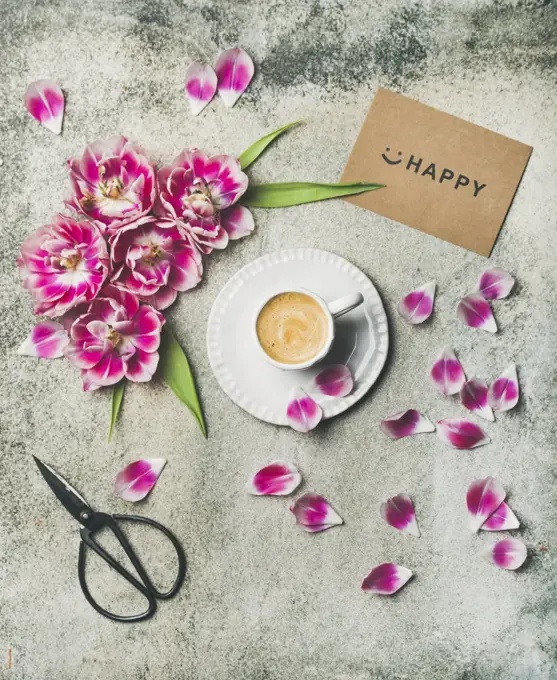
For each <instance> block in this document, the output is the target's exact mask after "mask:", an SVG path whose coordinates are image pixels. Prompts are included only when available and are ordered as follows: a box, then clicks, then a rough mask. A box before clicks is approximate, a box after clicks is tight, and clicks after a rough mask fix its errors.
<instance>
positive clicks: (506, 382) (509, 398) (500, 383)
mask: <svg viewBox="0 0 557 680" xmlns="http://www.w3.org/2000/svg"><path fill="white" fill-rule="evenodd" d="M518 396H519V391H518V376H517V374H516V366H515V365H514V364H511V365H510V366H509V367H508V368H507V370H506V371H504V372H503V373H502V374H501V376H500V377H499V378H497V380H494V381H493V384H492V385H491V387H490V388H489V394H488V400H489V405H490V406H491V408H492V409H493V410H494V411H508V410H510V409H511V408H514V407H515V406H516V405H517V403H518Z"/></svg>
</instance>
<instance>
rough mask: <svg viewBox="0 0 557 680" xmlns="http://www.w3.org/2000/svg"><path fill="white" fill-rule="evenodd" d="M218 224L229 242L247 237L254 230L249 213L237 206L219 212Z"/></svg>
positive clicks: (243, 207)
mask: <svg viewBox="0 0 557 680" xmlns="http://www.w3.org/2000/svg"><path fill="white" fill-rule="evenodd" d="M220 223H221V225H222V227H223V228H224V230H225V231H226V233H227V234H228V238H229V239H230V240H231V241H236V240H238V239H239V238H243V237H244V236H249V235H250V234H251V232H252V231H253V230H254V228H255V223H254V221H253V215H252V214H251V211H250V210H248V209H247V208H246V207H245V206H243V205H237V204H236V205H233V206H231V207H230V208H226V210H223V211H222V212H221V214H220Z"/></svg>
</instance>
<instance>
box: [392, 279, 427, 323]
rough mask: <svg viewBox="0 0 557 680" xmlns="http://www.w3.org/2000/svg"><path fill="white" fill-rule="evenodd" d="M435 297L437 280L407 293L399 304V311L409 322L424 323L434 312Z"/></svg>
mask: <svg viewBox="0 0 557 680" xmlns="http://www.w3.org/2000/svg"><path fill="white" fill-rule="evenodd" d="M434 299H435V281H430V282H429V283H426V284H424V285H423V286H420V287H419V288H416V290H413V291H412V292H411V293H408V295H405V296H404V297H403V298H402V300H401V301H400V303H399V305H398V313H399V314H400V316H401V317H402V318H403V319H404V320H405V321H408V323H411V324H418V323H423V322H424V321H426V319H429V317H430V316H431V313H432V312H433V301H434Z"/></svg>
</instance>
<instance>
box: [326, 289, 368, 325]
mask: <svg viewBox="0 0 557 680" xmlns="http://www.w3.org/2000/svg"><path fill="white" fill-rule="evenodd" d="M363 301H364V296H363V295H362V294H361V293H350V295H345V296H344V297H341V298H339V299H338V300H333V301H332V302H329V303H327V306H328V307H329V311H330V312H331V315H332V316H333V318H334V319H338V317H339V316H342V315H343V314H346V313H347V312H350V311H352V310H353V309H354V308H355V307H357V306H358V305H361V304H362V302H363Z"/></svg>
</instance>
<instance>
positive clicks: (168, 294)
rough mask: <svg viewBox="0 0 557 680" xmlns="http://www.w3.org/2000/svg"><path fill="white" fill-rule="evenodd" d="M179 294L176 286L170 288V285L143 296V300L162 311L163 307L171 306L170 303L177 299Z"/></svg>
mask: <svg viewBox="0 0 557 680" xmlns="http://www.w3.org/2000/svg"><path fill="white" fill-rule="evenodd" d="M177 295H178V291H177V290H174V288H170V286H162V288H159V289H158V290H157V292H156V293H154V294H153V295H149V296H147V295H143V296H141V301H142V302H146V303H147V304H148V305H150V306H151V307H153V308H154V309H157V310H158V311H162V310H163V309H167V308H168V307H170V305H171V304H172V303H173V302H174V301H175V300H176V297H177Z"/></svg>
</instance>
